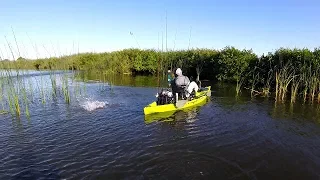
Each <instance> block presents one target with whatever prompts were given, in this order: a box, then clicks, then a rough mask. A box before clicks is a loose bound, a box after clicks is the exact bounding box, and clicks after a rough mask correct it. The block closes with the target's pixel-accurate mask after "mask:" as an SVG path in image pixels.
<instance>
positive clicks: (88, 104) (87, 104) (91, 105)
mask: <svg viewBox="0 0 320 180" xmlns="http://www.w3.org/2000/svg"><path fill="white" fill-rule="evenodd" d="M107 104H108V102H102V101H90V100H88V101H84V102H83V103H81V104H80V106H81V107H82V108H83V109H85V110H87V111H94V110H96V109H101V108H104V107H105V106H106V105H107Z"/></svg>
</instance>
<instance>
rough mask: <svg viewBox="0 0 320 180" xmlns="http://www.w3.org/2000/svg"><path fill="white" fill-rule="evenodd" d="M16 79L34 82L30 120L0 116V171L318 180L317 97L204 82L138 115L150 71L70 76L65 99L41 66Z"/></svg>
mask: <svg viewBox="0 0 320 180" xmlns="http://www.w3.org/2000/svg"><path fill="white" fill-rule="evenodd" d="M71 74H72V73H71ZM22 78H23V79H24V80H25V81H26V82H29V84H33V86H32V87H39V84H40V86H41V87H44V88H38V90H37V88H35V90H34V91H33V94H32V95H30V94H29V99H30V101H31V103H30V106H29V111H30V118H27V117H26V116H25V115H24V114H22V116H21V118H13V117H12V115H11V114H4V115H0V132H1V135H0V179H319V178H320V171H319V169H320V123H319V122H320V106H319V107H318V105H317V104H315V105H309V104H305V105H303V104H302V103H297V104H295V105H293V106H291V105H290V104H286V103H284V104H279V103H278V104H275V103H274V101H273V99H272V98H270V99H266V98H258V97H257V98H254V99H252V98H251V97H249V96H247V95H246V93H245V92H243V94H242V95H241V96H240V97H239V98H235V95H234V87H233V86H230V85H224V84H211V85H212V97H211V99H210V101H209V102H208V103H206V104H205V105H203V106H202V107H199V108H195V109H192V110H190V111H188V112H178V113H176V114H174V115H173V116H171V117H167V118H163V119H152V120H146V119H145V117H144V114H143V108H144V106H146V105H148V104H149V103H151V102H152V101H154V100H155V94H156V93H157V88H156V86H157V78H153V77H143V76H137V77H130V76H124V77H108V78H107V77H103V76H102V75H101V76H99V75H98V76H97V75H96V74H95V75H92V74H80V75H79V76H77V78H76V79H74V80H70V81H69V83H70V89H71V88H72V87H73V88H74V87H77V86H78V85H79V87H80V88H79V89H81V90H80V91H83V92H85V93H79V95H77V96H76V95H74V96H72V98H71V103H70V104H69V105H68V104H66V103H65V101H64V99H63V98H61V97H60V98H59V96H58V98H50V88H51V87H50V83H49V82H48V79H49V73H44V74H42V75H41V74H40V75H39V74H33V75H30V76H22ZM101 79H103V80H104V83H103V82H99V80H101ZM37 84H38V85H37ZM41 84H42V85H41ZM203 84H206V82H203ZM207 84H208V83H207ZM58 86H59V81H58ZM41 89H44V92H45V94H46V95H45V97H46V98H45V102H42V100H41V98H42V96H41V95H39V94H41V92H42V91H41ZM28 93H32V92H28Z"/></svg>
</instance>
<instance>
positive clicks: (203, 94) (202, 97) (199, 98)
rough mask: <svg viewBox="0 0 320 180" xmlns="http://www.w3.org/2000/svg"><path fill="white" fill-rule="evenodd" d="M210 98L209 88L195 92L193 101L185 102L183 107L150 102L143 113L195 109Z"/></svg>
mask: <svg viewBox="0 0 320 180" xmlns="http://www.w3.org/2000/svg"><path fill="white" fill-rule="evenodd" d="M209 96H211V86H208V87H206V88H204V89H202V90H201V91H200V92H196V96H195V98H194V99H192V100H189V101H186V102H185V103H184V105H183V106H181V107H177V106H176V105H175V104H165V105H157V102H152V103H151V104H149V105H148V106H146V107H145V108H144V109H143V111H144V114H145V115H148V114H153V113H164V112H173V111H177V110H183V109H186V108H190V107H195V106H198V105H201V104H203V102H205V101H207V100H208V97H209Z"/></svg>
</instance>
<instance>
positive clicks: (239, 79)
mask: <svg viewBox="0 0 320 180" xmlns="http://www.w3.org/2000/svg"><path fill="white" fill-rule="evenodd" d="M243 82H244V79H243V78H238V79H237V85H236V96H237V97H238V96H239V94H240V93H241V87H242V84H243Z"/></svg>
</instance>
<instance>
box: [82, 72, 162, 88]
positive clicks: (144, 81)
mask: <svg viewBox="0 0 320 180" xmlns="http://www.w3.org/2000/svg"><path fill="white" fill-rule="evenodd" d="M76 77H77V79H78V80H81V81H85V82H107V83H109V84H111V85H115V86H135V87H157V86H158V78H157V77H154V76H139V75H137V76H131V75H110V74H105V73H103V72H93V71H90V72H78V73H77V74H76ZM160 82H161V85H164V84H165V80H163V79H160Z"/></svg>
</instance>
